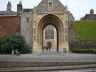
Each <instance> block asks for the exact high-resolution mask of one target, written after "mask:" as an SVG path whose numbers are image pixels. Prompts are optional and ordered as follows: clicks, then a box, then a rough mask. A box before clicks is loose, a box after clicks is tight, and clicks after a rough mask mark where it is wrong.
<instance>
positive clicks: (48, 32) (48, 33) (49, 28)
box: [45, 25, 54, 39]
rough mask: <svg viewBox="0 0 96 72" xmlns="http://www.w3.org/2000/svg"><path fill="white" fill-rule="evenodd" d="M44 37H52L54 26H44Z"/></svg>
mask: <svg viewBox="0 0 96 72" xmlns="http://www.w3.org/2000/svg"><path fill="white" fill-rule="evenodd" d="M45 39H54V26H52V25H48V26H47V27H46V28H45Z"/></svg>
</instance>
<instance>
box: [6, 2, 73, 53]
mask: <svg viewBox="0 0 96 72" xmlns="http://www.w3.org/2000/svg"><path fill="white" fill-rule="evenodd" d="M7 10H8V12H9V11H10V12H11V3H9V5H7ZM16 13H17V15H16V16H17V17H19V18H20V34H21V35H22V36H24V38H25V40H26V42H27V44H28V45H29V46H30V47H31V48H32V52H33V53H41V52H43V51H44V49H45V48H50V49H51V50H52V49H53V50H54V51H56V52H69V44H70V42H72V40H73V39H74V35H73V30H72V26H73V23H74V18H73V15H72V14H71V13H70V11H68V8H67V6H64V5H63V4H62V3H61V2H60V1H59V0H42V1H41V2H40V3H39V4H38V5H37V6H36V7H34V8H33V9H23V6H22V2H21V1H20V3H19V4H17V12H16Z"/></svg>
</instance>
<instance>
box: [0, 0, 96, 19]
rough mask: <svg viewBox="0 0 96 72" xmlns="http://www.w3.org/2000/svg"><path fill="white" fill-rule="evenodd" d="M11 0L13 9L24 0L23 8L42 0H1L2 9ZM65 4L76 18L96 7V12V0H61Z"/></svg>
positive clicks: (0, 7) (35, 4) (95, 9)
mask: <svg viewBox="0 0 96 72" xmlns="http://www.w3.org/2000/svg"><path fill="white" fill-rule="evenodd" d="M8 1H10V2H11V3H12V10H13V11H16V10H17V4H18V3H19V1H22V3H23V8H33V7H34V6H37V5H38V4H39V3H40V2H41V0H0V11H5V10H6V5H7V3H8ZM60 1H61V3H62V4H63V5H64V6H68V10H69V11H70V12H71V13H72V14H73V16H74V18H75V20H79V19H80V18H81V17H83V16H84V15H85V14H86V13H87V14H88V13H89V11H90V9H94V11H95V13H96V0H60Z"/></svg>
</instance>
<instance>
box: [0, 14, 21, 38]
mask: <svg viewBox="0 0 96 72" xmlns="http://www.w3.org/2000/svg"><path fill="white" fill-rule="evenodd" d="M17 32H20V17H17V16H16V17H0V39H2V38H4V37H5V36H6V35H8V34H15V33H17Z"/></svg>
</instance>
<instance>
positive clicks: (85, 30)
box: [75, 21, 96, 42]
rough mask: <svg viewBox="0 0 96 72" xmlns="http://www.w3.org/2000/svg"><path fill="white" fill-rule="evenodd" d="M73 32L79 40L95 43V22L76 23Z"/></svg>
mask: <svg viewBox="0 0 96 72" xmlns="http://www.w3.org/2000/svg"><path fill="white" fill-rule="evenodd" d="M75 23H76V24H75V30H76V33H77V34H78V36H79V38H80V40H91V41H94V42H96V21H76V22H75Z"/></svg>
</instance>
